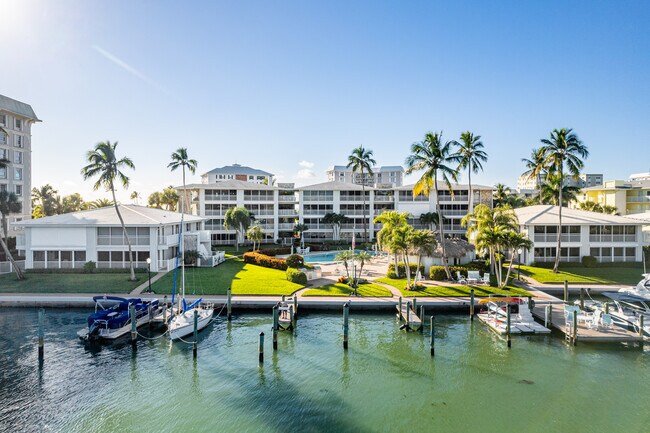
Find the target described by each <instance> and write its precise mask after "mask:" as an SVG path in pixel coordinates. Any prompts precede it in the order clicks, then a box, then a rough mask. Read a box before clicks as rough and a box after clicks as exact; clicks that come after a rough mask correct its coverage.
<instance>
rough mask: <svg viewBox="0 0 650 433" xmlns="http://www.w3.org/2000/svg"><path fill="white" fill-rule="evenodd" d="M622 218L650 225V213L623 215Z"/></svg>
mask: <svg viewBox="0 0 650 433" xmlns="http://www.w3.org/2000/svg"><path fill="white" fill-rule="evenodd" d="M623 217H624V218H629V219H631V220H634V221H641V222H644V223H648V224H650V212H644V213H632V214H629V215H624V216H623Z"/></svg>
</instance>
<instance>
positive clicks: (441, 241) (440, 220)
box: [433, 172, 451, 280]
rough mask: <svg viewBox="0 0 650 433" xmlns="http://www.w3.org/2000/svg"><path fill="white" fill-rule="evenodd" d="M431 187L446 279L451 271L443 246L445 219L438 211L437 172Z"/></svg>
mask: <svg viewBox="0 0 650 433" xmlns="http://www.w3.org/2000/svg"><path fill="white" fill-rule="evenodd" d="M433 179H434V180H433V184H434V185H433V189H434V191H435V192H436V194H435V196H436V211H437V212H438V218H439V221H438V226H439V227H440V248H441V249H442V266H443V267H444V268H445V273H446V274H447V279H448V280H451V272H450V271H449V265H448V264H447V249H446V248H445V230H444V226H445V219H444V218H443V216H442V213H440V201H439V200H438V173H437V172H434V178H433Z"/></svg>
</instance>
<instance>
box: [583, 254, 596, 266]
mask: <svg viewBox="0 0 650 433" xmlns="http://www.w3.org/2000/svg"><path fill="white" fill-rule="evenodd" d="M597 265H598V259H597V258H595V257H594V256H584V257H582V266H584V267H585V268H595V267H596V266H597Z"/></svg>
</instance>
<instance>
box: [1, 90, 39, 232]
mask: <svg viewBox="0 0 650 433" xmlns="http://www.w3.org/2000/svg"><path fill="white" fill-rule="evenodd" d="M36 122H40V120H39V119H38V117H36V114H35V113H34V110H33V109H32V107H31V106H30V105H29V104H25V103H24V102H19V101H16V100H15V99H11V98H8V97H6V96H3V95H0V128H1V129H0V159H6V160H8V161H9V164H8V165H9V166H8V167H7V168H0V191H9V192H13V193H15V194H16V195H17V196H18V199H19V200H20V201H21V202H22V212H21V213H20V214H18V215H11V217H10V218H9V219H8V222H9V223H12V222H15V221H20V220H22V219H30V218H31V217H32V201H31V191H32V124H34V123H36ZM14 231H18V232H19V231H20V229H19V228H18V227H15V226H14ZM14 234H16V233H14ZM10 236H13V234H10Z"/></svg>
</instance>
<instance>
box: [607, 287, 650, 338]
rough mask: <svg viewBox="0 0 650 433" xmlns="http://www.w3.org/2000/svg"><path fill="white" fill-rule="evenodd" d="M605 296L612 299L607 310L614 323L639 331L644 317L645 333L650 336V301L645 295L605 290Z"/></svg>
mask: <svg viewBox="0 0 650 433" xmlns="http://www.w3.org/2000/svg"><path fill="white" fill-rule="evenodd" d="M603 296H606V297H608V298H609V299H611V300H612V301H611V302H609V306H608V308H607V310H609V314H611V316H612V318H613V320H614V324H616V325H619V326H622V327H623V328H626V329H629V330H631V331H634V332H639V325H640V322H641V320H640V318H641V317H643V333H644V334H645V335H646V336H650V301H649V300H648V299H646V298H644V297H641V296H637V295H632V294H629V293H624V292H604V293H603Z"/></svg>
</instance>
